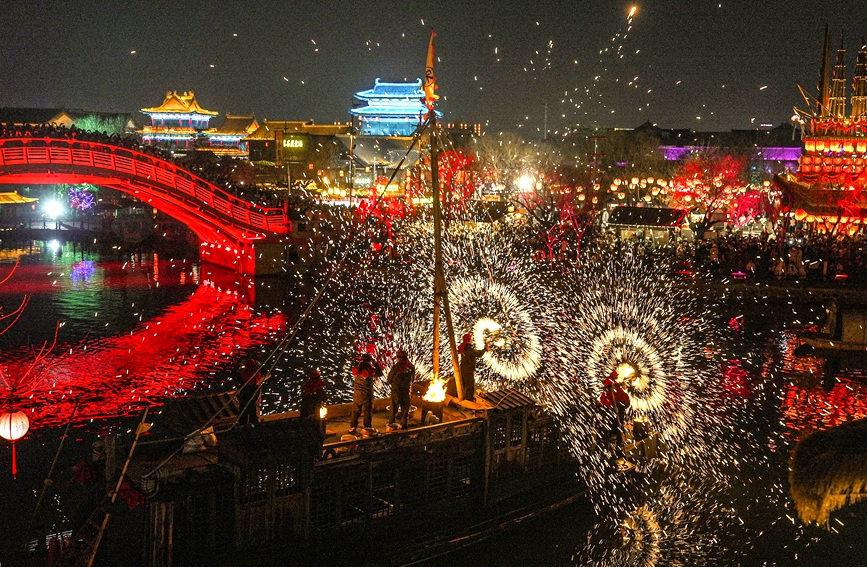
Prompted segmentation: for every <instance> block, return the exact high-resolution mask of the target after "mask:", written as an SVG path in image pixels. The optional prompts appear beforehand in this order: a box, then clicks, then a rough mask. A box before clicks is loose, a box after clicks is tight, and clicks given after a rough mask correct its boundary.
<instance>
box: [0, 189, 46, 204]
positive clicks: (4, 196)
mask: <svg viewBox="0 0 867 567" xmlns="http://www.w3.org/2000/svg"><path fill="white" fill-rule="evenodd" d="M38 200H39V199H37V198H35V197H22V196H21V195H19V194H18V192H17V191H12V192H10V193H0V206H2V205H23V204H25V203H35V202H36V201H38Z"/></svg>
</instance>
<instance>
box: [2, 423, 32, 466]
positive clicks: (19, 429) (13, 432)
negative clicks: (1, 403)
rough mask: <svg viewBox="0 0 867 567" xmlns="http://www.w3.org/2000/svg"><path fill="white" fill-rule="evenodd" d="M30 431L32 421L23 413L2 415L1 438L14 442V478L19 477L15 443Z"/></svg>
mask: <svg viewBox="0 0 867 567" xmlns="http://www.w3.org/2000/svg"><path fill="white" fill-rule="evenodd" d="M29 429H30V420H29V419H27V414H25V413H24V412H23V411H16V412H7V413H4V414H3V415H0V437H2V438H3V439H7V440H9V441H11V442H12V478H16V477H17V476H18V461H17V459H16V458H15V441H17V440H19V439H21V438H22V437H24V436H25V435H26V434H27V431H28V430H29Z"/></svg>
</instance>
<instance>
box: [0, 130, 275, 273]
mask: <svg viewBox="0 0 867 567" xmlns="http://www.w3.org/2000/svg"><path fill="white" fill-rule="evenodd" d="M0 183H69V184H76V183H92V184H94V185H102V186H105V187H111V188H114V189H118V190H120V191H123V192H124V193H127V194H130V195H132V196H134V197H136V198H138V199H140V200H141V201H143V202H145V203H147V204H148V205H150V206H152V207H154V208H155V209H157V210H159V211H161V212H163V213H165V214H167V215H169V216H171V217H173V218H175V219H177V220H179V221H181V222H182V223H184V224H185V225H187V226H188V227H189V228H190V230H192V231H193V232H194V233H195V234H196V235H197V236H198V237H199V239H200V242H201V246H202V254H203V259H208V260H209V261H212V262H214V263H217V264H220V265H224V266H229V267H233V268H237V269H239V270H240V271H242V272H245V273H253V272H254V271H255V265H256V257H255V252H254V247H255V244H256V243H257V242H258V243H264V242H265V241H273V240H274V239H275V238H279V237H280V236H281V235H288V234H290V233H291V223H290V222H289V220H288V219H287V217H286V213H285V212H284V211H283V209H280V208H269V207H260V206H257V205H254V204H253V203H249V202H247V201H244V200H242V199H239V198H237V197H235V196H233V195H230V194H229V193H227V192H225V191H224V190H222V189H220V188H219V187H217V186H216V185H213V184H212V183H209V182H207V181H205V180H204V179H202V178H201V177H198V176H197V175H195V174H193V173H191V172H189V171H187V170H185V169H183V168H181V167H178V166H177V165H175V164H173V163H171V162H168V161H166V160H163V159H160V158H157V157H154V156H151V155H148V154H145V153H142V152H139V151H136V150H131V149H128V148H124V147H121V146H114V145H110V144H104V143H99V142H89V141H82V140H75V139H65V138H7V139H2V140H0ZM205 257H207V258H205Z"/></svg>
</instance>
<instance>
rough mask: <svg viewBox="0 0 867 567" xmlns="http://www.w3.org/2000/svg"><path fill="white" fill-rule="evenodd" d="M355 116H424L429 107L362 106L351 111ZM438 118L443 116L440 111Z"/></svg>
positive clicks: (419, 105)
mask: <svg viewBox="0 0 867 567" xmlns="http://www.w3.org/2000/svg"><path fill="white" fill-rule="evenodd" d="M349 112H350V114H352V115H353V116H394V117H401V116H413V117H416V116H424V115H425V114H427V107H426V106H425V105H423V104H421V103H419V104H418V106H399V107H395V106H362V107H361V108H353V109H352V110H350V111H349ZM437 116H442V113H441V112H440V111H437Z"/></svg>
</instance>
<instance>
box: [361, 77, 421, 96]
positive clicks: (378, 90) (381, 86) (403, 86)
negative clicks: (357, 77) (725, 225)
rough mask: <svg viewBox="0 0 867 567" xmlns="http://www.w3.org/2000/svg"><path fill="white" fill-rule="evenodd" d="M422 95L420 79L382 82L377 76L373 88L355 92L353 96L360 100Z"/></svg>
mask: <svg viewBox="0 0 867 567" xmlns="http://www.w3.org/2000/svg"><path fill="white" fill-rule="evenodd" d="M423 96H424V91H422V89H421V79H416V81H415V82H414V83H384V82H382V81H381V80H380V79H379V77H377V78H376V81H374V83H373V88H372V89H368V90H366V91H359V92H357V93H355V97H356V98H358V99H361V100H368V99H372V98H418V99H419V100H420V99H421V97H423Z"/></svg>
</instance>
